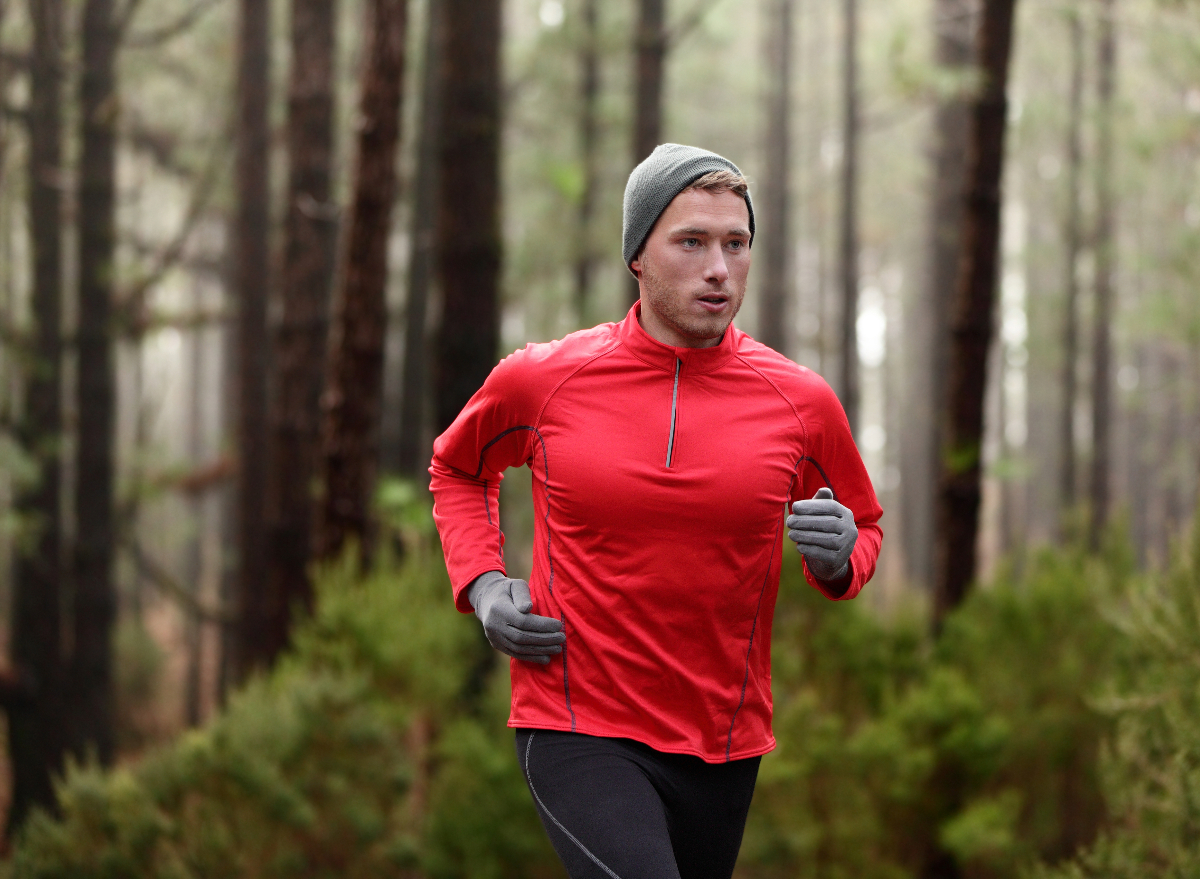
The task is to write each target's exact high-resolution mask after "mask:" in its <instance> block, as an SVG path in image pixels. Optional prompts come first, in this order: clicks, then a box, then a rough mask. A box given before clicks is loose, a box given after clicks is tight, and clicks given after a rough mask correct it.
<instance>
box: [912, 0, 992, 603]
mask: <svg viewBox="0 0 1200 879" xmlns="http://www.w3.org/2000/svg"><path fill="white" fill-rule="evenodd" d="M972 7H973V3H972V0H935V2H934V4H933V26H934V35H935V46H934V61H935V63H936V64H937V66H938V67H939V68H940V69H942V70H944V71H946V72H949V73H962V72H964V71H965V70H966V69H967V68H968V67H969V66H970V64H971V62H972V60H973V59H974V57H975V52H974V38H975V30H974V28H973V27H972V25H973V21H974V15H973V14H972ZM969 121H970V107H969V104H968V102H967V97H966V96H965V95H964V94H955V95H951V96H947V97H945V98H943V99H942V100H941V101H939V102H938V104H937V107H936V108H935V110H934V121H933V139H932V144H931V149H930V153H929V171H930V174H929V180H930V190H931V199H930V204H929V220H928V222H929V232H928V234H929V249H928V251H927V255H926V259H927V260H928V262H927V264H926V269H925V271H926V276H925V283H924V286H923V287H922V289H921V291H920V293H919V297H918V300H917V302H916V305H915V309H914V311H915V314H914V315H913V317H912V319H911V320H910V321H908V322H907V323H906V328H909V327H910V328H911V330H910V331H909V332H908V333H907V335H908V338H909V339H910V340H911V345H910V350H911V351H912V358H911V361H910V362H911V363H912V367H911V379H910V381H909V387H910V389H911V397H910V398H909V401H908V405H907V407H906V408H907V417H906V429H905V431H904V437H905V444H904V445H905V448H904V452H903V454H904V478H903V480H902V481H901V483H900V491H901V500H902V505H903V516H902V518H901V529H902V533H903V539H904V549H905V557H906V559H907V564H908V575H909V578H910V579H911V580H912V581H913V582H915V583H918V584H922V585H925V586H929V585H930V584H932V583H933V567H934V566H933V555H934V552H933V546H934V538H933V520H934V507H935V498H936V495H937V490H936V486H937V480H938V472H939V469H940V467H941V430H940V427H941V423H940V418H941V413H942V408H943V400H944V399H945V395H946V382H945V376H946V361H947V352H948V350H949V345H948V338H949V335H950V329H949V324H950V307H951V303H952V302H953V301H954V285H955V281H956V276H957V274H958V257H959V239H960V229H961V224H962V210H963V206H962V192H963V179H964V174H965V171H966V154H967V130H968V123H969Z"/></svg>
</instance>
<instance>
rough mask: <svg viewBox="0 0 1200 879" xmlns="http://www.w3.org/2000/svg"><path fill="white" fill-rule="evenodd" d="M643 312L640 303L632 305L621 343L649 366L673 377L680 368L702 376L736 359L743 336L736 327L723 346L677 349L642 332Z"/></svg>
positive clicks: (621, 328) (726, 337)
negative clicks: (639, 318) (737, 337)
mask: <svg viewBox="0 0 1200 879" xmlns="http://www.w3.org/2000/svg"><path fill="white" fill-rule="evenodd" d="M641 310H642V303H641V301H640V300H639V301H637V302H635V303H633V307H632V308H630V309H629V313H628V314H627V315H625V319H624V320H623V321H621V326H620V339H621V344H622V345H624V346H626V347H627V348H628V349H629V350H630V351H631V352H633V354H634V356H635V357H637V358H638V359H639V360H641V361H642V362H644V363H646V364H648V365H649V366H652V367H654V368H655V369H661V370H662V371H663V372H669V373H672V374H673V373H675V371H676V369H677V368H679V369H680V371H681V372H682V373H684V374H688V375H700V374H703V373H706V372H713V371H714V370H717V369H720V368H721V367H722V366H723V365H724V364H726V363H727V362H728V361H729V359H730V358H731V357H733V351H734V347H735V344H736V341H737V339H736V336H738V335H739V334H740V332H739V330H737V329H736V328H735V327H734V326H733V324H730V325H729V329H727V330H726V331H725V335H724V336H722V337H721V341H720V343H718V344H716V345H714V346H713V347H711V348H676V347H675V346H674V345H664V344H663V343H662V342H660V341H658V340H657V339H655V338H654V337H652V336H651V335H650V334H649V333H647V332H646V331H645V330H644V329H642V325H641V324H640V323H638V315H639V314H641Z"/></svg>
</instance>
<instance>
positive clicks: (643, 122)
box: [633, 0, 667, 165]
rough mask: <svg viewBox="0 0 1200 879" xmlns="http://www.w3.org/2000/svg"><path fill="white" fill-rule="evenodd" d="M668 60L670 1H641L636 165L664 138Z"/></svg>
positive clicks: (636, 54)
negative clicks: (665, 77)
mask: <svg viewBox="0 0 1200 879" xmlns="http://www.w3.org/2000/svg"><path fill="white" fill-rule="evenodd" d="M666 60H667V0H638V23H637V33H636V35H635V37H634V107H633V164H634V165H636V164H638V163H639V162H641V161H642V159H644V158H646V156H648V155H650V153H652V152H653V151H654V148H655V147H656V146H658V145H659V143H660V142H661V139H662V102H663V68H664V66H665V65H666Z"/></svg>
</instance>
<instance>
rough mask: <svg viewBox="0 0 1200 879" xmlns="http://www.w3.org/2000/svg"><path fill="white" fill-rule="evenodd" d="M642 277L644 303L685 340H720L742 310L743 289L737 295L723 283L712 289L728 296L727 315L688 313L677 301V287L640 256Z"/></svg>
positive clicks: (678, 298) (678, 299) (678, 300)
mask: <svg viewBox="0 0 1200 879" xmlns="http://www.w3.org/2000/svg"><path fill="white" fill-rule="evenodd" d="M641 260H642V266H641V280H642V289H643V291H644V292H645V295H646V300H647V304H648V305H649V306H650V307H651V308H653V309H654V313H655V314H656V315H658V317H659V318H661V319H662V320H663V322H664V323H666V324H667V325H669V326H670V327H671V329H673V330H675V332H677V333H678V334H679V335H681V336H683V337H684V338H685V339H691V340H694V341H696V342H711V341H712V340H713V339H720V338H721V336H723V335H724V334H725V331H726V330H727V329H729V325H730V324H731V323H733V319H734V318H735V317H736V316H737V313H738V311H740V310H741V307H742V300H743V299H744V298H745V291H744V290H743V291H742V292H741V293H740V294H739V293H738V292H736V291H734V290H732V289H730V288H729V287H728V286H725V285H722V286H721V287H720V289H719V290H714V291H711V292H720V293H725V294H726V295H728V296H729V306H730V307H729V311H728V312H727V313H726V314H714V315H696V314H692V313H690V312H689V311H688V310H687V308H686V306H685V305H683V304H682V303H681V301H680V296H679V290H678V289H677V288H675V287H672V286H671V285H670V284H668V283H667V282H666V281H664V280H663V279H662V278H661V277H659V275H658V274H657V273H656V272H655V271H654V268H653V266H651V265H650V264H648V263H647V261H646V258H645V256H644V255H643V256H642V258H641Z"/></svg>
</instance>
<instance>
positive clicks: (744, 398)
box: [534, 370, 804, 539]
mask: <svg viewBox="0 0 1200 879" xmlns="http://www.w3.org/2000/svg"><path fill="white" fill-rule="evenodd" d="M539 430H540V434H541V436H542V440H543V443H544V455H542V456H540V460H537V461H535V465H534V470H535V473H537V474H538V476H539V477H540V478H542V479H543V480H544V481H545V485H546V488H547V492H548V495H549V497H550V503H551V508H552V510H553V511H554V515H555V517H556V518H558V519H559V522H560V524H562V525H566V526H568V527H570V526H576V527H592V528H603V529H620V530H621V531H622V532H626V533H627V532H628V530H629V529H630V528H635V529H642V530H644V531H645V532H646V534H647V536H651V535H653V534H654V533H656V532H658V531H663V530H665V531H670V532H676V531H677V529H678V528H679V527H680V525H684V526H685V527H686V528H687V529H689V530H691V531H694V536H695V537H696V538H698V539H700V538H705V537H714V538H716V537H720V536H722V535H729V534H730V533H731V532H732V533H741V534H746V533H747V532H750V533H758V532H763V531H773V530H774V523H775V520H776V519H777V518H778V517H779V515H780V510H781V506H782V504H784V503H785V502H786V501H787V499H788V494H789V491H790V489H791V485H792V482H793V479H794V478H795V469H796V465H797V461H798V459H799V458H800V456H801V455H803V453H804V452H803V438H802V431H801V428H800V426H799V423H798V422H797V420H796V418H795V416H794V414H793V413H792V412H791V410H790V407H789V406H788V405H787V403H786V401H784V400H783V399H782V398H781V397H780V396H779V395H778V394H776V393H774V392H773V391H771V389H770V388H764V387H762V386H760V385H757V384H756V383H754V382H747V381H744V380H738V379H737V377H734V376H725V375H688V374H687V373H686V371H681V374H678V375H674V374H671V373H667V372H662V371H658V370H642V371H637V372H634V373H632V374H629V373H626V374H619V375H611V376H597V377H593V378H592V380H590V381H579V382H575V383H569V384H568V385H567V386H565V387H564V388H562V389H561V390H560V391H559V393H557V394H556V395H555V397H554V399H553V400H552V401H551V404H550V405H548V406H547V408H546V411H545V413H544V415H543V418H542V419H541V423H540V426H539Z"/></svg>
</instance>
